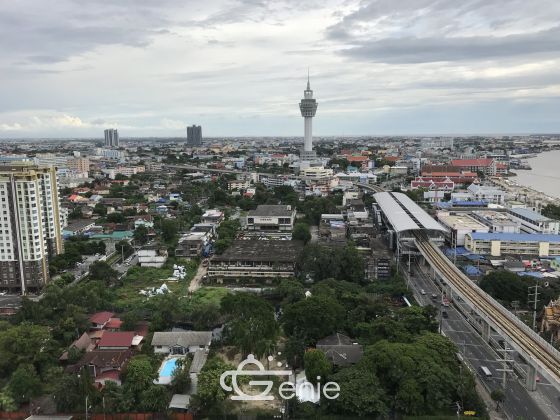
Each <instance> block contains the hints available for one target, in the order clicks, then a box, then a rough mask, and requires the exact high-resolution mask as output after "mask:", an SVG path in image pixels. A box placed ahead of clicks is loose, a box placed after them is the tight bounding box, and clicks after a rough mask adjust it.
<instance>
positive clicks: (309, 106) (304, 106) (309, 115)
mask: <svg viewBox="0 0 560 420" xmlns="http://www.w3.org/2000/svg"><path fill="white" fill-rule="evenodd" d="M317 105H318V104H317V101H316V100H315V99H313V91H312V90H311V85H310V83H309V74H307V89H305V90H304V91H303V99H302V100H301V102H300V103H299V110H300V111H301V116H302V117H303V119H304V124H305V125H304V127H305V129H304V134H305V136H304V139H303V150H302V152H301V159H302V160H310V159H313V158H314V157H315V152H314V151H313V125H312V124H313V123H312V120H313V117H314V116H315V113H316V112H317Z"/></svg>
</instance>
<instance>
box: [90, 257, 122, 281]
mask: <svg viewBox="0 0 560 420" xmlns="http://www.w3.org/2000/svg"><path fill="white" fill-rule="evenodd" d="M89 277H90V279H91V280H100V281H103V282H105V284H107V285H109V284H114V283H115V282H116V281H117V279H118V277H119V273H118V272H117V271H116V270H113V268H111V266H110V265H109V264H107V263H106V262H105V261H96V262H94V263H93V264H91V265H90V266H89Z"/></svg>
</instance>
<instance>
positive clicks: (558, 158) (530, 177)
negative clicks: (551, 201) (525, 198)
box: [512, 150, 560, 198]
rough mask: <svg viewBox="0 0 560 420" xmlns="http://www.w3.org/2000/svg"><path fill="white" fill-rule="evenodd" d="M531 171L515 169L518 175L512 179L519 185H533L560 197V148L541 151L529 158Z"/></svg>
mask: <svg viewBox="0 0 560 420" xmlns="http://www.w3.org/2000/svg"><path fill="white" fill-rule="evenodd" d="M527 162H528V163H529V165H531V168H533V169H531V170H530V171H524V170H519V169H515V170H514V172H516V173H517V176H516V177H513V178H512V180H513V181H515V182H517V183H518V184H519V185H524V186H526V187H531V188H533V189H535V190H537V191H542V192H543V193H545V194H547V195H550V196H553V197H557V198H560V150H551V151H549V152H544V153H540V154H539V155H537V156H536V157H534V158H530V159H527Z"/></svg>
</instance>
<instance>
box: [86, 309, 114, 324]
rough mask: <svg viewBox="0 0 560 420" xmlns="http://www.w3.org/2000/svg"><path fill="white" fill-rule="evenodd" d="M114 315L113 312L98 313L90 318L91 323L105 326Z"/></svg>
mask: <svg viewBox="0 0 560 420" xmlns="http://www.w3.org/2000/svg"><path fill="white" fill-rule="evenodd" d="M113 315H114V313H113V312H107V311H104V312H97V313H95V314H93V315H91V316H90V317H89V321H90V322H91V323H92V324H105V323H106V322H108V321H109V319H111V317H112V316H113Z"/></svg>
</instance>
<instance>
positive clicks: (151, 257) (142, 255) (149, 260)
mask: <svg viewBox="0 0 560 420" xmlns="http://www.w3.org/2000/svg"><path fill="white" fill-rule="evenodd" d="M166 261H167V250H166V249H163V248H159V247H157V246H147V247H144V248H142V249H140V250H138V264H139V265H140V267H156V268H161V267H163V266H164V264H165V263H166Z"/></svg>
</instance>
